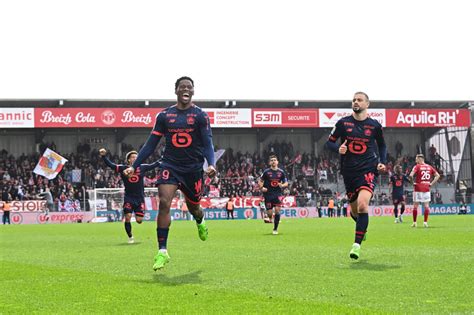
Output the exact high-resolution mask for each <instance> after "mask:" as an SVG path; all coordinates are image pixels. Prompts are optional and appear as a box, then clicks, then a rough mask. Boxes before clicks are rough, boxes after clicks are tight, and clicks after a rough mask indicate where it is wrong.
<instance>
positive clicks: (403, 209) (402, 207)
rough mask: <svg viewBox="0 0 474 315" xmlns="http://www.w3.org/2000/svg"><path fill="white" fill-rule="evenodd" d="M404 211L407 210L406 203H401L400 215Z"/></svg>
mask: <svg viewBox="0 0 474 315" xmlns="http://www.w3.org/2000/svg"><path fill="white" fill-rule="evenodd" d="M403 212H405V205H401V208H400V216H401V215H402V214H403Z"/></svg>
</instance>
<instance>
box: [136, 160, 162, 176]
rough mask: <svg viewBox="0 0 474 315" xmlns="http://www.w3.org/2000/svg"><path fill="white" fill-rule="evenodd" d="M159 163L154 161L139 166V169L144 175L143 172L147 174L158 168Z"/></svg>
mask: <svg viewBox="0 0 474 315" xmlns="http://www.w3.org/2000/svg"><path fill="white" fill-rule="evenodd" d="M160 163H161V162H160V161H155V162H153V163H152V164H141V165H140V169H141V171H142V172H143V173H145V172H148V171H149V170H152V169H154V168H157V167H159V166H160Z"/></svg>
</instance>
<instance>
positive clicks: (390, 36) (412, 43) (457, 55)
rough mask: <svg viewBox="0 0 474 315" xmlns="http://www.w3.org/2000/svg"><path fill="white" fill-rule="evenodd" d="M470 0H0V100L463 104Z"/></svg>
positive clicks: (471, 89)
mask: <svg viewBox="0 0 474 315" xmlns="http://www.w3.org/2000/svg"><path fill="white" fill-rule="evenodd" d="M469 2H470V1H456V0H453V1H438V0H432V1H424V0H418V1H413V0H411V1H407V0H400V1H392V2H389V1H364V0H362V1H353V0H352V1H345V0H335V1H315V0H313V1H302V0H291V1H279V0H272V1H267V0H252V1H249V0H239V1H225V0H220V1H218V0H216V1H211V0H200V1H197V0H194V1H189V0H179V1H158V0H155V1H140V0H137V1H121V0H114V1H108V0H103V1H100V0H93V1H91V0H81V1H67V0H62V1H52V0H42V1H37V0H36V1H22V0H18V1H1V2H0V17H1V18H0V30H1V36H0V39H1V43H2V44H1V47H2V48H1V49H0V86H1V88H0V99H11V98H20V99H32V98H33V99H35V98H39V99H45V98H54V99H57V98H59V99H174V98H175V95H174V82H175V81H176V79H177V78H178V77H180V76H183V75H186V76H190V77H191V78H193V79H194V81H195V99H206V100H243V99H245V100H349V99H351V98H352V95H353V93H354V92H355V91H365V92H366V93H368V94H369V96H370V98H371V99H372V100H413V101H416V100H471V101H472V100H474V80H473V75H474V49H473V47H474V44H473V42H474V35H473V32H472V30H473V28H474V24H473V19H474V16H473V14H472V12H474V9H473V8H472V7H474V4H472V5H471V4H469ZM471 2H472V1H471Z"/></svg>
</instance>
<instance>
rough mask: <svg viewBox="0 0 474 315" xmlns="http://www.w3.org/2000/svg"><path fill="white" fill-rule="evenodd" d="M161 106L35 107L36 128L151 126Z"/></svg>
mask: <svg viewBox="0 0 474 315" xmlns="http://www.w3.org/2000/svg"><path fill="white" fill-rule="evenodd" d="M161 110H162V108H35V127H36V128H67V127H75V128H76V127H80V128H120V127H125V128H130V127H143V128H147V127H148V128H152V127H153V124H154V123H155V117H156V115H157V114H158V113H159V112H160V111H161Z"/></svg>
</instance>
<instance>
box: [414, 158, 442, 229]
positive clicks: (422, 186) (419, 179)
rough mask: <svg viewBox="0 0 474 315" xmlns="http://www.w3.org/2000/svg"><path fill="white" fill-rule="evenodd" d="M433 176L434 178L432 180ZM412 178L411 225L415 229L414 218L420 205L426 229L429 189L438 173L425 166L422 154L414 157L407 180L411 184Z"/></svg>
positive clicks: (427, 165)
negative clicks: (413, 164) (414, 161)
mask: <svg viewBox="0 0 474 315" xmlns="http://www.w3.org/2000/svg"><path fill="white" fill-rule="evenodd" d="M433 175H434V178H433ZM413 176H415V178H416V180H415V182H414V184H413V201H414V202H413V224H412V227H416V217H417V215H418V205H419V204H420V203H422V204H423V205H424V208H425V212H424V220H423V226H424V227H425V228H427V227H428V216H429V214H430V201H431V193H430V187H431V186H433V185H434V184H435V183H436V182H437V181H438V179H439V177H440V175H439V173H438V172H437V171H436V170H435V169H434V168H433V167H432V166H431V165H429V164H425V157H424V155H423V154H417V155H416V165H415V166H414V167H413V170H412V171H411V173H410V175H409V178H410V180H411V181H412V182H413Z"/></svg>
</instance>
